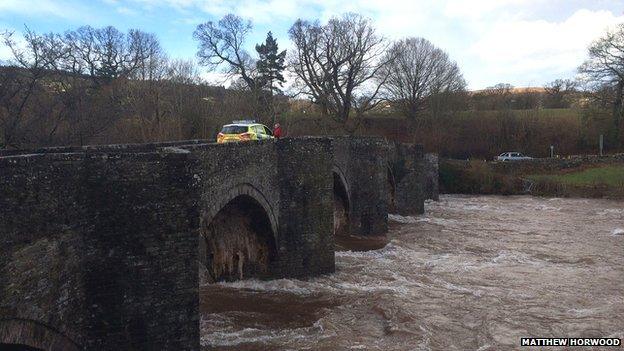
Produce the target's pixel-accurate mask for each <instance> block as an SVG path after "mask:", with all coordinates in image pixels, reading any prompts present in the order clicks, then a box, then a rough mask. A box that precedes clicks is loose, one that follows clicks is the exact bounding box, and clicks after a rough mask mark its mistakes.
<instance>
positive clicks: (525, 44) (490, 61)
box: [467, 9, 624, 86]
mask: <svg viewBox="0 0 624 351" xmlns="http://www.w3.org/2000/svg"><path fill="white" fill-rule="evenodd" d="M620 22H624V16H619V17H618V16H615V15H613V13H611V12H609V11H589V10H584V9H582V10H578V11H576V12H575V13H574V14H572V15H571V16H570V17H568V18H567V19H565V20H564V21H561V22H549V21H545V20H532V21H531V20H512V21H498V22H495V23H492V24H491V25H490V26H489V27H488V28H487V30H485V31H484V32H483V33H481V35H480V37H479V38H476V41H475V42H474V43H473V44H472V45H470V48H469V50H468V55H467V58H468V59H470V58H472V59H474V60H476V61H477V62H479V63H480V64H481V65H483V67H484V68H485V70H487V71H488V74H487V75H486V77H492V76H493V77H500V79H499V81H504V80H505V77H514V78H515V79H518V78H520V77H523V78H522V79H524V80H526V81H527V83H528V82H530V81H534V82H535V83H538V84H541V83H544V82H545V81H540V75H544V73H548V74H566V73H567V74H569V73H570V72H572V71H574V70H575V69H576V67H578V66H579V65H580V64H581V63H582V62H583V60H584V59H585V57H586V51H587V47H588V45H589V44H590V43H591V42H592V41H593V40H594V39H596V38H597V37H599V36H600V35H602V33H604V31H605V29H606V27H607V26H609V25H614V24H616V23H620ZM476 73H479V72H476ZM481 73H483V72H481ZM468 79H469V80H471V81H472V85H476V86H483V84H486V85H488V84H493V83H495V82H494V81H490V82H489V83H486V82H485V81H484V80H483V79H480V78H479V77H476V76H472V77H468ZM490 79H491V78H490ZM475 83H476V84H475ZM513 83H515V84H516V85H518V84H520V85H524V84H526V83H524V84H523V82H522V81H520V82H518V81H516V82H513Z"/></svg>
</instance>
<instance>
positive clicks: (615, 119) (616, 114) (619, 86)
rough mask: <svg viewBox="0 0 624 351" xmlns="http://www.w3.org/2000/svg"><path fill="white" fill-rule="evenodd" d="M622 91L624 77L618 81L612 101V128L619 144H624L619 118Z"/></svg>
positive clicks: (620, 116)
mask: <svg viewBox="0 0 624 351" xmlns="http://www.w3.org/2000/svg"><path fill="white" fill-rule="evenodd" d="M623 93H624V79H620V80H619V81H618V84H617V87H616V89H615V101H614V102H613V128H614V134H615V140H617V142H618V143H619V146H622V144H624V140H622V137H623V135H622V131H621V130H620V128H621V120H622V112H623V110H622V94H623Z"/></svg>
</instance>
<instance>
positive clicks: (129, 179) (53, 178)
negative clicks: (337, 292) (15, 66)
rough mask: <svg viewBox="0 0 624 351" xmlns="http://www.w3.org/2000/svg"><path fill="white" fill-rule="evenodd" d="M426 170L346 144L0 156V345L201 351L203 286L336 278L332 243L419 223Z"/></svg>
mask: <svg viewBox="0 0 624 351" xmlns="http://www.w3.org/2000/svg"><path fill="white" fill-rule="evenodd" d="M424 160H425V158H424V157H423V153H422V148H420V147H419V146H415V145H400V144H389V143H387V142H386V141H384V140H383V139H371V138H353V137H351V138H346V137H345V138H334V139H328V138H296V139H283V140H278V141H275V142H273V141H268V142H258V143H240V144H224V145H216V144H211V143H207V142H205V141H201V140H195V141H182V142H169V143H158V144H136V145H110V146H93V147H80V148H75V147H65V148H48V149H40V150H30V151H19V152H16V151H2V152H0V282H1V283H0V349H2V350H4V349H7V350H126V349H137V350H151V349H171V350H198V349H199V315H200V314H199V286H200V284H201V283H205V282H213V281H219V280H236V279H244V278H249V277H255V278H260V279H266V278H279V277H298V278H303V277H309V276H315V275H319V274H324V273H331V272H333V271H334V232H336V231H340V232H341V233H342V234H351V235H359V236H367V235H384V234H385V232H386V231H387V217H388V216H387V215H388V210H389V209H390V210H392V211H396V212H399V213H403V214H410V213H421V212H422V211H423V200H424V190H423V184H424V178H423V169H424V168H425V167H424V164H423V162H424ZM337 214H338V215H337ZM336 235H338V233H336Z"/></svg>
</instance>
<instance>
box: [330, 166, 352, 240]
mask: <svg viewBox="0 0 624 351" xmlns="http://www.w3.org/2000/svg"><path fill="white" fill-rule="evenodd" d="M332 176H333V182H334V185H333V188H334V191H333V193H334V235H337V236H345V235H348V234H349V232H350V230H349V227H350V225H349V224H350V217H351V216H350V215H351V195H350V194H351V192H350V189H349V183H348V182H347V179H346V177H345V175H344V172H343V171H342V169H341V168H340V167H339V166H337V165H334V167H333V168H332Z"/></svg>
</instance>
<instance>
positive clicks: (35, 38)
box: [0, 27, 66, 147]
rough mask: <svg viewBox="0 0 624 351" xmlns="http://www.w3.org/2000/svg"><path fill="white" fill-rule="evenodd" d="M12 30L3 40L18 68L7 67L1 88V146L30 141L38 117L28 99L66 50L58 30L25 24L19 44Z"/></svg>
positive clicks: (16, 145) (3, 35) (39, 88)
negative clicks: (35, 28)
mask: <svg viewBox="0 0 624 351" xmlns="http://www.w3.org/2000/svg"><path fill="white" fill-rule="evenodd" d="M13 35H14V33H13V32H4V33H3V34H2V44H4V45H5V46H7V47H8V48H9V49H10V51H11V53H12V55H13V60H12V62H11V63H12V64H13V65H15V66H16V67H17V69H13V70H7V71H4V72H3V74H2V89H0V91H1V93H0V130H2V139H1V140H0V147H18V146H20V145H21V144H23V143H25V142H27V141H28V140H27V139H28V136H29V133H30V132H31V131H32V129H33V125H34V124H36V120H38V118H33V114H32V113H30V114H29V113H27V110H28V108H29V102H30V101H31V100H32V99H33V96H34V95H36V92H37V91H38V90H41V85H40V82H41V80H42V79H43V78H44V77H45V76H46V75H47V74H49V72H50V70H52V69H54V68H55V66H56V64H57V62H58V61H59V60H60V59H61V58H62V57H63V56H64V55H65V53H66V51H65V49H64V46H63V44H62V41H61V40H60V37H59V36H58V35H56V34H53V33H49V34H37V33H35V32H33V31H32V30H30V29H29V28H28V27H26V29H25V31H24V33H23V42H24V45H23V46H21V45H18V44H17V43H16V41H15V40H14V38H13Z"/></svg>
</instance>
